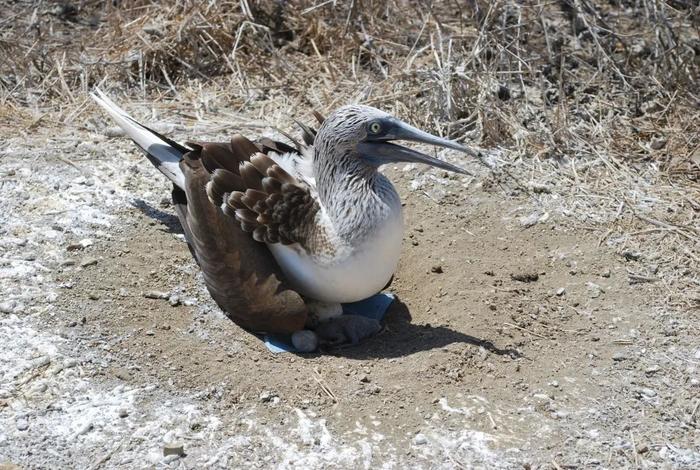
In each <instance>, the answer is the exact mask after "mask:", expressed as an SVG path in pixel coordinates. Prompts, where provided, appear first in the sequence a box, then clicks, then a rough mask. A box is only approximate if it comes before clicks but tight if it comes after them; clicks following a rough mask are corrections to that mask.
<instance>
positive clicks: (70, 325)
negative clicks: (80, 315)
mask: <svg viewBox="0 0 700 470" xmlns="http://www.w3.org/2000/svg"><path fill="white" fill-rule="evenodd" d="M66 326H68V328H73V327H75V326H78V322H77V321H74V320H73V321H69V322H68V323H67V324H66Z"/></svg>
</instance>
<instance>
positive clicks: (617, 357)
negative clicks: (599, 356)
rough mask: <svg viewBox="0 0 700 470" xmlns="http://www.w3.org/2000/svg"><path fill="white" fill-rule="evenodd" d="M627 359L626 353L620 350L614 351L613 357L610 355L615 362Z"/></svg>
mask: <svg viewBox="0 0 700 470" xmlns="http://www.w3.org/2000/svg"><path fill="white" fill-rule="evenodd" d="M627 359H629V358H628V357H627V354H625V353H624V352H622V351H618V352H616V353H615V354H613V357H612V360H613V361H616V362H621V361H626V360H627Z"/></svg>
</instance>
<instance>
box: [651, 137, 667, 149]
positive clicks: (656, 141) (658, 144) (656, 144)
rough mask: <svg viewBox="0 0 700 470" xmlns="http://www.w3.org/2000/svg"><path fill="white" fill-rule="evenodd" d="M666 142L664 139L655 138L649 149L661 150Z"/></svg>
mask: <svg viewBox="0 0 700 470" xmlns="http://www.w3.org/2000/svg"><path fill="white" fill-rule="evenodd" d="M667 142H668V140H667V139H666V138H665V137H657V138H656V139H654V140H652V141H651V148H652V149H654V150H661V149H662V148H664V147H666V143H667Z"/></svg>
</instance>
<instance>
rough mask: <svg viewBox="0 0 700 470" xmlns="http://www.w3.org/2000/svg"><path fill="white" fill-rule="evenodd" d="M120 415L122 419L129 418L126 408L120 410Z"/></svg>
mask: <svg viewBox="0 0 700 470" xmlns="http://www.w3.org/2000/svg"><path fill="white" fill-rule="evenodd" d="M118 415H119V417H120V418H126V417H127V416H129V412H128V411H126V410H125V409H124V408H120V409H119V412H118Z"/></svg>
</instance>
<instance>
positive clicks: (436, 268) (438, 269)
mask: <svg viewBox="0 0 700 470" xmlns="http://www.w3.org/2000/svg"><path fill="white" fill-rule="evenodd" d="M430 271H431V272H433V273H436V274H441V273H442V272H443V271H442V266H440V265H439V264H436V265H435V266H433V267H432V268H430Z"/></svg>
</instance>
